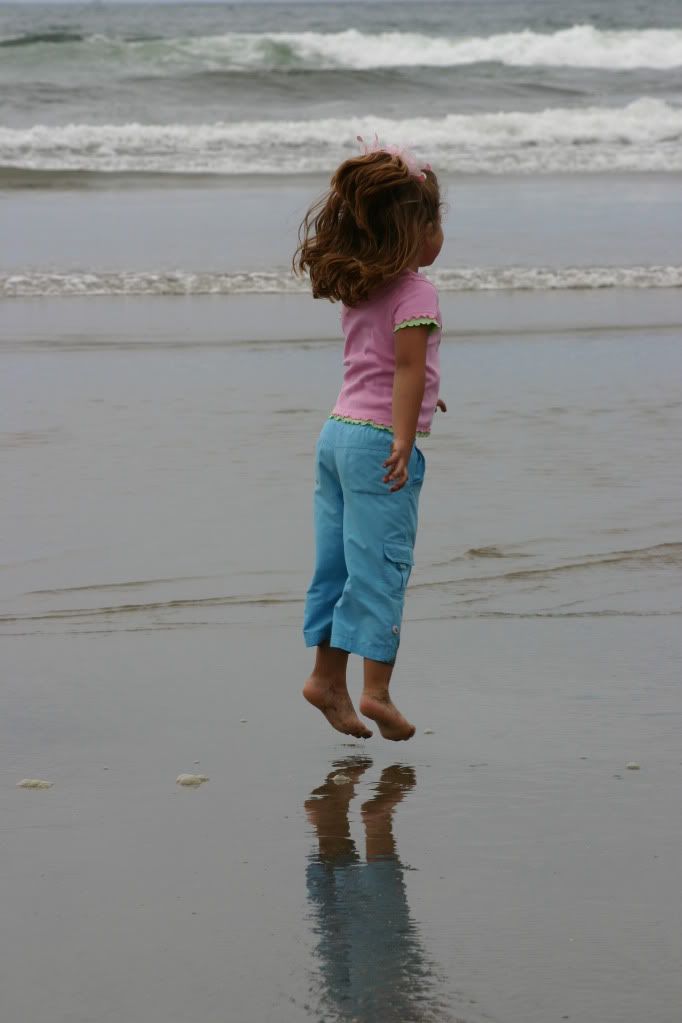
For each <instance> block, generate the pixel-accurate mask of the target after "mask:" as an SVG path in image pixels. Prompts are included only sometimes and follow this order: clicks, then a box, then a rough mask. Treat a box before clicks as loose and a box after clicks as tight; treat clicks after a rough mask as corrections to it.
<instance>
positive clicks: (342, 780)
mask: <svg viewBox="0 0 682 1023" xmlns="http://www.w3.org/2000/svg"><path fill="white" fill-rule="evenodd" d="M351 780H352V779H351V778H349V777H348V775H347V774H335V775H334V777H333V778H332V781H333V782H334V784H335V785H347V784H348V782H349V781H351Z"/></svg>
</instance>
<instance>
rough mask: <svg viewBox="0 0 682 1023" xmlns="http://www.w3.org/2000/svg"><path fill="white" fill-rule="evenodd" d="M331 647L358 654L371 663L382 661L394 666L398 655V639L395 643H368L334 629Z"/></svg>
mask: <svg viewBox="0 0 682 1023" xmlns="http://www.w3.org/2000/svg"><path fill="white" fill-rule="evenodd" d="M330 646H333V647H338V648H339V650H347V651H348V653H350V654H357V655H358V656H359V657H368V658H369V659H370V661H382V662H383V663H384V664H393V662H394V661H395V659H396V656H397V654H398V640H397V639H396V641H395V642H394V643H368V642H366V641H365V640H363V639H361V638H360V639H355V638H354V637H353V636H351V635H350V634H349V633H347V632H342V631H341V630H340V629H332V635H331V639H330Z"/></svg>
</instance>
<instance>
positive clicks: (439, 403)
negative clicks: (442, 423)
mask: <svg viewBox="0 0 682 1023" xmlns="http://www.w3.org/2000/svg"><path fill="white" fill-rule="evenodd" d="M436 409H440V410H441V412H447V410H448V407H447V405H446V404H445V402H444V401H443V399H442V398H439V399H438V401H437V402H436Z"/></svg>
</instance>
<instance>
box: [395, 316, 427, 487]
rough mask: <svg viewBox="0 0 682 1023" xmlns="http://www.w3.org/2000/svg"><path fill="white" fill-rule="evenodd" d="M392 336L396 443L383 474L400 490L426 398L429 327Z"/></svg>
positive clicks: (404, 479)
mask: <svg viewBox="0 0 682 1023" xmlns="http://www.w3.org/2000/svg"><path fill="white" fill-rule="evenodd" d="M393 337H394V339H395V374H394V376H393V446H392V448H391V454H390V455H389V457H388V458H387V459H386V461H385V462H384V467H385V468H386V469H387V470H388V471H387V473H386V475H385V476H384V483H392V484H393V486H392V487H391V490H392V491H394V490H401V489H402V488H403V487H404V486H405V484H406V483H407V480H408V471H407V466H408V463H409V461H410V455H411V454H412V448H413V446H414V438H415V436H416V433H417V421H418V419H419V410H420V408H421V404H422V400H423V398H424V385H425V383H426V347H427V344H428V338H429V328H428V327H427V326H423V327H402V328H401V329H400V330H397V331H396V332H395V334H394V335H393Z"/></svg>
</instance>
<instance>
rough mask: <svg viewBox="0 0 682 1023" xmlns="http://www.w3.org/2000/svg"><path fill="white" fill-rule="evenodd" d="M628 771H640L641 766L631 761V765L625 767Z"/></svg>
mask: <svg viewBox="0 0 682 1023" xmlns="http://www.w3.org/2000/svg"><path fill="white" fill-rule="evenodd" d="M625 766H626V767H627V769H628V771H639V764H636V763H635V762H634V760H631V761H630V763H629V764H626V765H625Z"/></svg>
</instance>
